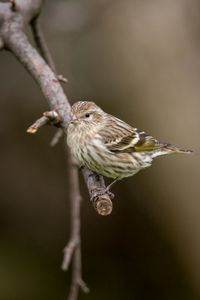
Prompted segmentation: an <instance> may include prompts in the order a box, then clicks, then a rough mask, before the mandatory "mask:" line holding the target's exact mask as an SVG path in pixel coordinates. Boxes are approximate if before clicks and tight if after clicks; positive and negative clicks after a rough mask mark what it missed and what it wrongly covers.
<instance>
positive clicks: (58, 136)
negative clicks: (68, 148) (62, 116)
mask: <svg viewBox="0 0 200 300" xmlns="http://www.w3.org/2000/svg"><path fill="white" fill-rule="evenodd" d="M62 136H63V130H62V129H61V128H58V129H57V131H56V133H55V134H54V136H53V138H52V140H51V142H50V145H51V147H54V146H55V145H57V143H58V142H59V140H60V139H61V137H62Z"/></svg>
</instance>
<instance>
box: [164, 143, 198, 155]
mask: <svg viewBox="0 0 200 300" xmlns="http://www.w3.org/2000/svg"><path fill="white" fill-rule="evenodd" d="M161 149H162V150H164V151H167V152H169V154H170V153H183V154H191V153H193V151H192V150H184V149H181V148H179V147H176V146H173V145H171V144H163V145H162V147H161Z"/></svg>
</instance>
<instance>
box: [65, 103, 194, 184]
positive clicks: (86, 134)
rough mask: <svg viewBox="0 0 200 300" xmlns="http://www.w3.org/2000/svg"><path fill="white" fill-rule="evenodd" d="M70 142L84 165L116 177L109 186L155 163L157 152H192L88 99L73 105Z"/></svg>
mask: <svg viewBox="0 0 200 300" xmlns="http://www.w3.org/2000/svg"><path fill="white" fill-rule="evenodd" d="M67 142H68V145H69V147H70V149H71V152H72V154H73V155H74V157H75V158H76V160H77V161H78V163H79V164H80V166H86V167H87V168H89V169H91V170H92V171H95V172H96V173H99V174H101V175H103V176H106V177H110V178H113V179H114V181H113V182H112V183H111V184H110V185H109V186H108V187H107V190H108V189H109V188H110V186H111V185H112V184H113V183H114V182H115V181H117V180H120V179H122V178H124V177H129V176H132V175H135V174H136V173H138V172H139V171H140V170H142V169H145V168H147V167H149V166H151V164H152V161H153V159H154V158H155V157H157V156H160V155H167V154H173V153H185V154H189V153H191V152H192V151H191V150H182V149H180V148H178V147H176V146H173V145H171V144H168V143H162V142H160V141H158V140H156V139H155V138H153V137H152V136H151V135H149V134H147V133H145V132H144V131H141V130H139V129H137V128H133V127H132V126H130V125H128V124H127V123H125V122H124V121H122V120H120V119H118V118H116V117H114V116H112V115H110V114H108V113H106V112H104V111H103V110H102V109H101V108H100V107H99V106H97V105H96V104H95V103H94V102H88V101H79V102H76V103H75V104H74V105H73V106H72V109H71V122H70V124H69V126H68V132H67Z"/></svg>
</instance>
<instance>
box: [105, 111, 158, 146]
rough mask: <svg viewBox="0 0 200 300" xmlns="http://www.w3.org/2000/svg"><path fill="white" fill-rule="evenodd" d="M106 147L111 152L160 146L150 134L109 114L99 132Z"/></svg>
mask: <svg viewBox="0 0 200 300" xmlns="http://www.w3.org/2000/svg"><path fill="white" fill-rule="evenodd" d="M99 134H100V135H101V137H102V138H103V142H104V143H105V145H106V147H107V148H108V149H109V150H110V151H112V152H141V151H152V150H156V149H159V148H161V147H162V144H161V143H159V142H158V141H157V140H156V139H154V138H153V137H152V136H150V135H148V134H146V133H145V132H144V131H140V130H138V129H137V128H133V127H131V126H130V125H128V124H127V123H125V122H123V121H122V120H120V119H117V118H115V117H114V116H110V118H108V120H107V123H106V126H104V128H102V129H101V130H100V132H99Z"/></svg>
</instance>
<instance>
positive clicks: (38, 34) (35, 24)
mask: <svg viewBox="0 0 200 300" xmlns="http://www.w3.org/2000/svg"><path fill="white" fill-rule="evenodd" d="M31 28H32V32H33V36H34V40H35V43H36V46H37V48H38V51H39V53H40V54H41V56H42V57H43V58H44V60H45V61H46V63H47V64H48V65H49V66H50V67H51V69H52V71H54V73H55V74H57V71H56V66H55V63H54V61H53V58H52V56H51V53H50V51H49V48H48V46H47V43H46V41H45V38H44V35H43V33H42V30H41V27H40V23H39V18H38V17H36V18H34V19H33V20H32V22H31ZM57 78H58V80H59V81H61V82H64V83H66V82H67V81H68V80H67V79H66V78H65V77H64V76H63V75H57Z"/></svg>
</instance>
